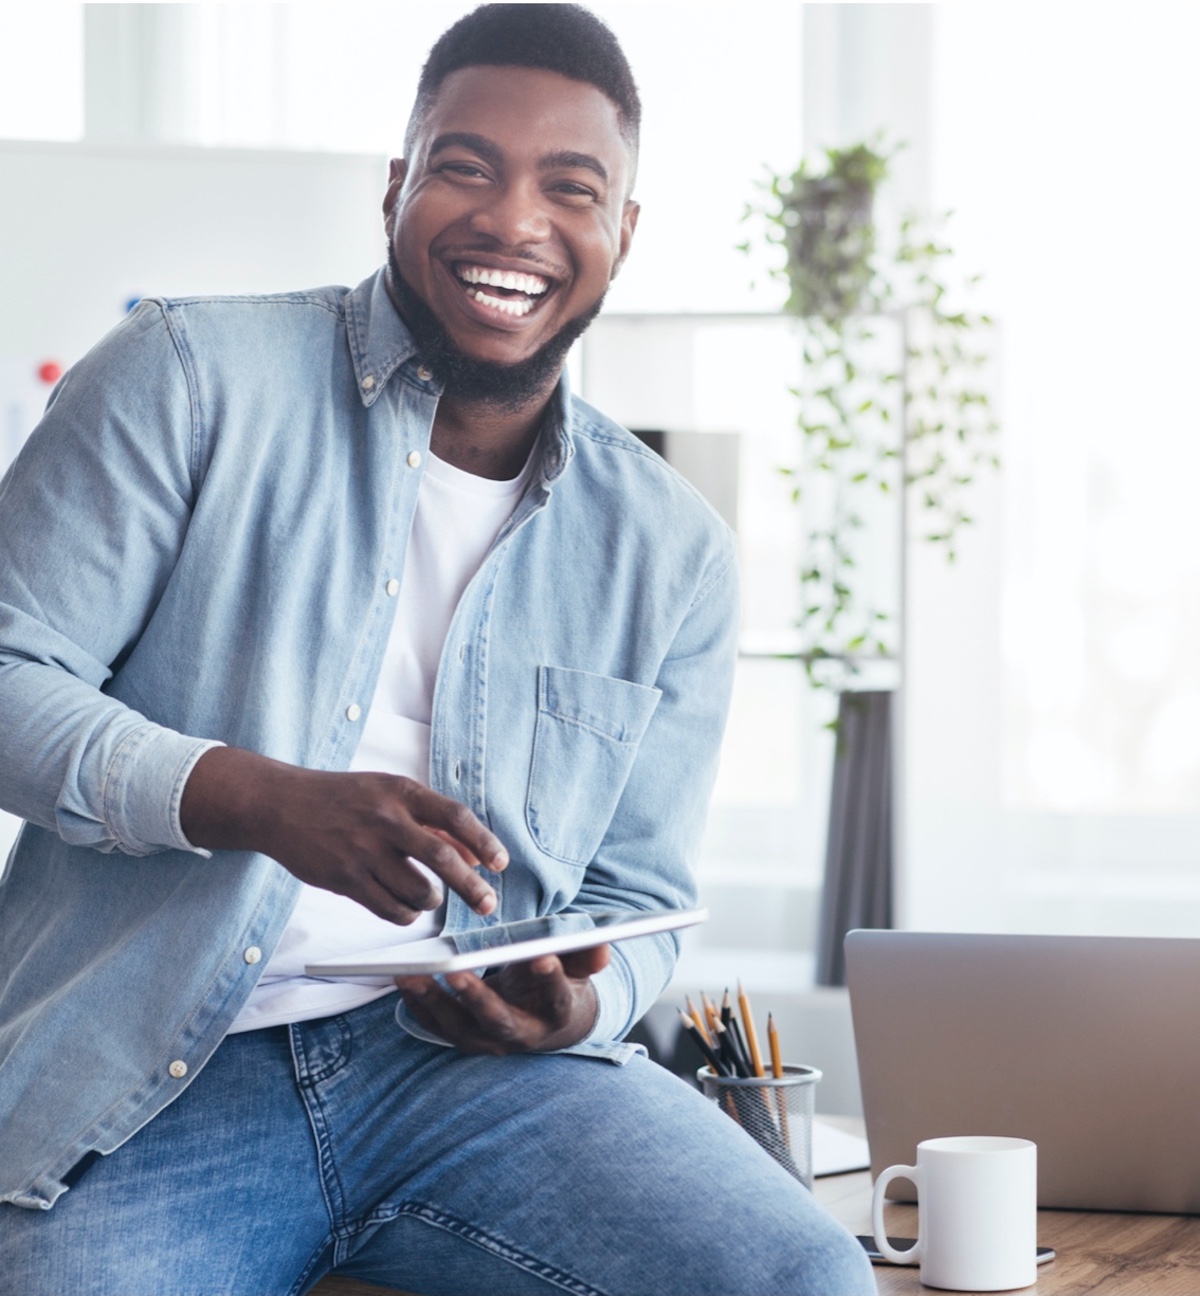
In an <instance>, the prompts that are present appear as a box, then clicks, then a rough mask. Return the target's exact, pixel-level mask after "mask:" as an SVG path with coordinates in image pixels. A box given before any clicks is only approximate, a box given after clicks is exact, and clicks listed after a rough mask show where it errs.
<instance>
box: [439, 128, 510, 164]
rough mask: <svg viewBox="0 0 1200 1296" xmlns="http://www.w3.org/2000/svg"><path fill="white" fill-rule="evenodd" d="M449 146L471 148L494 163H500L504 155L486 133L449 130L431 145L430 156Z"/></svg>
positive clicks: (473, 151)
mask: <svg viewBox="0 0 1200 1296" xmlns="http://www.w3.org/2000/svg"><path fill="white" fill-rule="evenodd" d="M448 148H465V149H470V151H471V152H472V153H478V154H479V156H480V157H481V158H483V159H484V161H486V162H491V163H492V164H493V165H497V164H499V162H500V160H501V157H502V155H501V152H500V150H499V149H498V148H497V147H496V145H495V144H493V143H492V141H491V140H490V139H488V138H487V136H486V135H473V134H472V133H471V132H470V131H447V132H446V133H445V134H444V135H439V136H438V137H437V138H436V139H435V140H434V141H433V143H432V144H431V145H430V146H429V156H430V157H432V156H433V155H434V154H435V153H440V152H441V150H442V149H448Z"/></svg>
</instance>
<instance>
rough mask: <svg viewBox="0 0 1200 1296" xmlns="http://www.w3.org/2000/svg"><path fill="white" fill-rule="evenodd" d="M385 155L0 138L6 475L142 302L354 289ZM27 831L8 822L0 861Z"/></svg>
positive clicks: (0, 821)
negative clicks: (70, 378)
mask: <svg viewBox="0 0 1200 1296" xmlns="http://www.w3.org/2000/svg"><path fill="white" fill-rule="evenodd" d="M386 181H387V160H386V158H383V157H380V156H374V155H369V156H368V155H359V154H355V155H347V154H337V153H295V152H274V151H272V152H266V151H260V150H256V149H201V148H165V147H156V146H120V145H111V146H110V145H90V144H44V143H11V142H4V143H0V472H2V471H3V470H4V469H5V468H6V467H7V466H8V463H9V460H10V459H11V458H12V456H13V455H14V454H15V453H16V451H17V449H18V448H19V446H20V445H21V443H22V442H23V441H24V439H25V437H26V436H27V435H28V434H29V432H30V431H31V430H32V428H33V425H34V424H35V423H36V422H37V420H38V418H39V417H40V414H41V410H42V408H43V407H44V405H45V403H46V397H47V396H48V395H49V393H50V384H49V383H46V382H44V381H42V380H41V379H40V378H39V377H38V369H39V368H40V367H41V366H42V365H43V364H44V363H45V362H47V361H55V362H57V363H58V364H60V365H62V366H63V367H64V368H66V367H68V366H69V365H70V364H72V363H73V362H74V361H75V360H77V359H78V358H79V357H80V356H81V355H83V353H84V352H85V351H86V350H87V349H88V348H89V347H90V346H91V345H92V344H93V343H94V342H96V341H97V340H98V339H99V338H100V337H102V336H103V335H104V334H105V333H106V332H107V331H108V330H109V329H110V328H112V326H113V325H114V324H116V323H117V322H118V321H119V320H120V319H121V317H122V316H123V315H124V314H125V311H126V308H127V305H128V303H129V301H130V300H131V299H133V298H136V297H147V296H153V295H160V294H161V295H167V296H170V295H179V294H192V293H245V292H250V293H260V292H285V291H289V290H293V289H298V288H312V287H317V286H319V285H322V284H330V283H343V284H351V285H352V284H356V283H358V282H359V281H360V280H362V279H364V278H366V276H367V275H368V274H370V273H371V272H372V271H373V270H374V269H375V268H376V267H377V266H378V265H379V264H380V263H381V262H382V260H383V257H384V236H383V217H382V213H381V209H380V208H381V203H382V201H383V191H384V187H385V185H386ZM17 827H18V823H17V821H16V820H15V819H13V818H12V816H11V815H7V814H3V813H0V859H2V858H3V857H4V856H5V855H6V854H7V852H8V847H9V845H10V844H11V841H12V838H13V837H14V836H15V833H16V829H17Z"/></svg>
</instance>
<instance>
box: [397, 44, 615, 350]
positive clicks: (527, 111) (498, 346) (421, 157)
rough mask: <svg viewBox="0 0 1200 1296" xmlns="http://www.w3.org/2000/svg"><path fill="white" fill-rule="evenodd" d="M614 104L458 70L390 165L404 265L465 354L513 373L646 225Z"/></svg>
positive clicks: (587, 91)
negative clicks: (407, 151)
mask: <svg viewBox="0 0 1200 1296" xmlns="http://www.w3.org/2000/svg"><path fill="white" fill-rule="evenodd" d="M631 166H632V159H631V157H630V153H629V149H628V147H627V145H626V143H625V141H624V139H623V138H622V135H621V131H620V127H619V124H618V118H617V109H616V106H615V105H614V104H613V103H612V102H611V101H610V100H609V99H608V97H607V96H606V95H604V94H603V93H602V92H601V91H600V90H598V89H596V87H595V86H592V85H589V84H587V83H586V82H582V81H575V80H572V79H570V78H568V77H565V76H562V75H560V74H559V73H557V72H547V71H543V70H541V69H534V68H521V67H489V66H485V67H470V68H461V69H460V70H459V71H457V72H453V73H451V74H450V75H449V76H448V77H447V78H446V79H445V81H443V82H442V85H441V87H440V88H439V90H438V94H437V98H436V100H435V102H434V103H433V105H432V106H431V108H430V109H429V111H428V113H427V114H426V117H425V120H424V122H423V123H422V125H421V128H420V130H419V132H418V134H417V137H416V139H415V141H414V145H413V148H412V149H411V156H410V157H409V158H407V159H405V160H403V161H396V162H393V163H392V174H391V183H390V184H389V186H388V191H387V196H386V198H385V199H384V213H385V216H386V221H387V231H388V237H389V240H390V242H391V252H392V257H391V260H392V264H393V267H394V268H395V269H398V270H399V272H400V274H401V275H402V276H403V279H404V281H405V282H406V284H407V286H408V288H409V289H410V290H411V291H412V292H414V293H415V294H416V295H417V297H419V298H420V299H421V301H422V302H424V304H425V305H426V306H427V307H429V309H430V310H431V311H432V312H433V314H434V315H435V316H436V317H437V319H438V320H439V321H440V322H441V324H442V326H443V328H444V329H445V331H446V333H447V334H448V335H449V337H450V339H451V341H452V342H453V343H454V344H455V346H457V347H458V348H459V350H461V351H462V352H463V353H464V355H466V356H468V357H470V358H471V359H472V360H474V361H483V362H485V363H487V364H489V365H502V366H508V365H514V364H518V363H520V362H521V361H523V360H528V359H530V357H532V356H534V355H535V354H536V353H537V352H538V351H539V350H540V349H541V348H542V347H543V346H545V345H546V344H547V343H548V342H551V341H552V339H554V338H555V337H556V335H558V334H559V333H560V332H561V331H562V330H563V329H564V328H565V327H567V326H569V325H571V324H572V323H573V322H574V321H576V320H578V319H580V318H581V317H584V316H587V315H588V314H589V312H590V311H591V310H592V309H593V308H594V307H595V306H596V304H597V303H598V302H599V301H600V299H601V298H602V297H603V295H604V293H605V291H606V290H607V288H608V285H609V282H610V280H611V279H612V277H613V275H614V274H615V273H616V271H617V268H618V267H619V266H620V264H621V262H622V261H623V260H624V259H625V255H626V253H627V252H628V250H629V243H630V239H631V238H632V236H633V229H634V226H635V224H636V223H637V204H636V203H633V202H631V201H629V199H628V198H627V193H628V189H629V184H630V179H631Z"/></svg>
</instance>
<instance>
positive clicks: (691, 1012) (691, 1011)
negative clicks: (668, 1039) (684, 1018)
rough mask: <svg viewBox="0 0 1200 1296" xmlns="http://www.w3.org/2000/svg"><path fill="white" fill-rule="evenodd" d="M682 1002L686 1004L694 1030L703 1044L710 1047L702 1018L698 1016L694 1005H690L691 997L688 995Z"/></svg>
mask: <svg viewBox="0 0 1200 1296" xmlns="http://www.w3.org/2000/svg"><path fill="white" fill-rule="evenodd" d="M684 1002H685V1003H686V1004H687V1012H688V1016H689V1017H690V1018H691V1019H692V1021H694V1022H695V1023H696V1029H697V1030H698V1031H699V1032H700V1034H701V1035H702V1036H703V1038H704V1042H705V1043H706V1044H709V1045H711V1044H712V1040H710V1039H709V1038H708V1031H707V1030H706V1029H705V1027H704V1018H703V1017H701V1016H700V1014H699V1013H698V1012H697V1011H696V1005H695V1004H694V1003H692V997H691V995H688V997H687V999H686V1000H685V1001H684Z"/></svg>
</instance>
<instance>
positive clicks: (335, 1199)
mask: <svg viewBox="0 0 1200 1296" xmlns="http://www.w3.org/2000/svg"><path fill="white" fill-rule="evenodd" d="M303 1025H304V1023H303V1022H293V1023H292V1024H291V1026H289V1028H288V1036H289V1042H290V1044H291V1050H292V1065H293V1067H294V1068H295V1074H296V1081H297V1083H296V1092H297V1093H298V1094H299V1096H300V1102H301V1103H302V1105H303V1107H304V1111H305V1114H306V1115H307V1116H308V1124H309V1128H310V1129H311V1130H312V1136H313V1144H314V1146H315V1148H316V1152H317V1167H318V1170H319V1175H320V1181H321V1196H322V1198H323V1199H324V1202H325V1211H326V1213H327V1215H328V1216H329V1227H330V1232H331V1234H333V1235H334V1236H337V1234H338V1233H339V1231H340V1227H341V1226H340V1224H339V1221H343V1220H344V1219H345V1214H346V1188H345V1185H344V1184H343V1183H342V1178H341V1175H340V1174H339V1173H338V1167H337V1162H336V1160H335V1159H334V1155H333V1139H332V1138H331V1137H330V1129H329V1121H328V1119H327V1116H326V1112H325V1104H324V1103H323V1102H322V1100H321V1092H320V1081H321V1080H323V1079H326V1078H327V1077H328V1076H330V1075H333V1074H334V1073H336V1072H337V1071H339V1070H341V1068H342V1067H343V1066H344V1065H345V1064H346V1062H348V1061H349V1056H348V1054H349V1046H348V1043H347V1037H348V1036H349V1035H350V1031H349V1029H348V1027H347V1024H346V1022H345V1020H344V1018H338V1019H337V1022H336V1025H337V1027H338V1029H339V1030H340V1032H341V1034H342V1045H343V1050H342V1053H341V1055H340V1057H339V1059H338V1061H337V1063H336V1065H333V1066H329V1067H322V1068H321V1069H320V1070H319V1071H318V1072H312V1071H310V1070H309V1066H308V1055H307V1051H306V1050H305V1047H304V1038H303V1031H302V1030H300V1029H298V1028H299V1027H302V1026H303Z"/></svg>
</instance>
